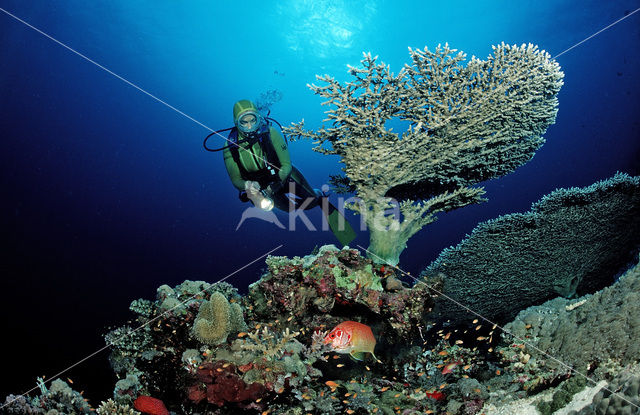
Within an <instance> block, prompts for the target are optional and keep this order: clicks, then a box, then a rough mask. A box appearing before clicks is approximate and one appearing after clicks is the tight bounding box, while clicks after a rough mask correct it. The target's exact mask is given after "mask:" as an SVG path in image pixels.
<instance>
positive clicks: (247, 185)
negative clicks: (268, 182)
mask: <svg viewBox="0 0 640 415" xmlns="http://www.w3.org/2000/svg"><path fill="white" fill-rule="evenodd" d="M244 190H245V192H247V195H248V196H249V197H250V198H251V197H252V196H254V195H257V194H258V193H260V183H258V182H254V181H251V180H247V181H246V182H244Z"/></svg>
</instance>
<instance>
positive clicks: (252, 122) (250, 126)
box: [236, 111, 263, 134]
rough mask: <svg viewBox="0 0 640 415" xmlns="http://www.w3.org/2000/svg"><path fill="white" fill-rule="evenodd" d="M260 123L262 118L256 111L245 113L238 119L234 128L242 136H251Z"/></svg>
mask: <svg viewBox="0 0 640 415" xmlns="http://www.w3.org/2000/svg"><path fill="white" fill-rule="evenodd" d="M262 122H263V119H262V116H261V115H260V114H259V113H258V112H257V111H247V112H245V113H244V114H242V115H240V117H238V120H237V121H236V127H238V130H239V131H240V132H241V133H243V134H251V133H254V132H256V131H258V129H259V128H260V126H261V125H262Z"/></svg>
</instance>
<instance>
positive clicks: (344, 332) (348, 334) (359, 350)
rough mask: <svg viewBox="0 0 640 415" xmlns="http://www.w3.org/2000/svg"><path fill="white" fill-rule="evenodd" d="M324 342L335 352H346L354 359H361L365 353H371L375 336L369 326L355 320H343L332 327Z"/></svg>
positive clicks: (374, 344)
mask: <svg viewBox="0 0 640 415" xmlns="http://www.w3.org/2000/svg"><path fill="white" fill-rule="evenodd" d="M324 343H325V344H331V347H332V348H333V350H334V351H335V352H337V353H348V354H349V355H351V357H353V358H354V359H356V360H362V358H363V357H364V354H365V353H371V355H372V356H373V357H374V358H375V359H377V358H376V356H375V354H373V349H374V348H375V346H376V338H375V337H373V332H372V331H371V327H369V326H367V325H366V324H362V323H358V322H357V321H343V322H342V323H340V324H338V325H337V326H336V327H334V329H333V330H331V331H330V332H329V334H327V336H326V337H325V338H324Z"/></svg>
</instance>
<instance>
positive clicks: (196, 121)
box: [0, 7, 280, 171]
mask: <svg viewBox="0 0 640 415" xmlns="http://www.w3.org/2000/svg"><path fill="white" fill-rule="evenodd" d="M0 11H2V12H4V13H5V14H7V15H8V16H11V17H13V18H14V19H16V20H17V21H19V22H20V23H22V24H24V25H25V26H27V27H29V28H31V29H33V30H35V31H36V32H38V33H40V34H41V35H43V36H45V37H46V38H48V39H51V40H52V41H54V42H55V43H57V44H58V45H60V46H62V47H63V48H65V49H67V50H69V51H71V52H73V53H75V54H76V55H78V56H80V57H81V58H82V59H84V60H86V61H87V62H90V63H92V64H94V65H95V66H97V67H98V68H100V69H102V70H103V71H105V72H107V73H108V74H110V75H113V76H115V77H116V78H118V79H119V80H121V81H122V82H124V83H126V84H127V85H130V86H132V87H134V88H135V89H137V90H138V91H140V92H142V93H143V94H145V95H147V96H149V97H151V98H153V99H154V100H156V101H158V102H159V103H161V104H162V105H164V106H166V107H167V108H170V109H172V110H174V111H175V112H177V113H178V114H180V115H182V116H183V117H186V118H188V119H189V120H191V121H193V122H194V123H196V124H198V125H200V126H202V127H204V128H205V129H207V130H209V131H211V132H214V133H216V135H217V136H218V137H221V138H222V139H224V140H225V141H227V142H228V143H230V144H235V143H233V142H232V141H231V140H229V139H228V138H227V137H225V136H223V135H222V134H220V133H218V132H216V131H215V130H213V129H212V128H210V127H208V126H207V125H205V124H204V123H202V122H200V121H198V120H196V119H195V118H193V117H192V116H190V115H189V114H187V113H185V112H183V111H181V110H179V109H178V108H176V107H174V106H173V105H171V104H169V103H167V102H166V101H163V100H162V99H160V98H158V97H157V96H155V95H153V94H152V93H150V92H148V91H146V90H144V89H143V88H141V87H139V86H138V85H136V84H134V83H133V82H131V81H129V80H127V79H126V78H124V77H122V76H120V75H118V74H117V73H115V72H113V71H112V70H110V69H109V68H106V67H105V66H103V65H101V64H99V63H98V62H96V61H94V60H93V59H91V58H89V57H87V56H86V55H83V54H82V53H80V52H78V51H77V50H75V49H73V48H72V47H71V46H68V45H66V44H65V43H63V42H61V41H59V40H58V39H56V38H54V37H53V36H51V35H49V34H47V33H45V32H43V31H42V30H40V29H38V28H37V27H35V26H33V25H32V24H29V23H27V22H25V21H24V20H22V19H21V18H19V17H18V16H15V15H14V14H11V13H10V12H8V11H7V10H5V9H3V8H2V7H0ZM238 148H239V149H240V150H241V151H249V150H247V149H245V148H244V147H242V146H238ZM265 163H266V164H268V165H270V166H271V167H273V168H274V169H276V170H278V171H280V168H279V167H277V166H275V165H273V164H271V163H270V162H269V161H267V160H265Z"/></svg>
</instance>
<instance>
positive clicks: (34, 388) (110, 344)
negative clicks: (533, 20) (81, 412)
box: [0, 245, 282, 409]
mask: <svg viewBox="0 0 640 415" xmlns="http://www.w3.org/2000/svg"><path fill="white" fill-rule="evenodd" d="M281 247H282V245H278V246H277V247H275V248H273V249H272V250H271V251H269V252H267V253H265V254H262V255H260V256H259V257H257V258H255V259H254V260H253V261H251V262H249V263H247V264H245V265H244V266H242V267H240V268H238V269H237V270H235V271H233V272H232V273H230V274H227V275H226V276H225V277H224V278H221V279H220V280H218V281H216V282H214V283H213V284H217V283H220V282H223V281H224V280H226V279H227V278H229V277H231V276H233V275H235V274H237V273H238V272H240V271H242V270H243V269H245V268H247V267H248V266H250V265H252V264H254V263H256V262H257V261H259V260H260V259H262V258H264V257H265V256H267V255H270V254H271V253H272V252H274V251H275V250H277V249H280V248H281ZM205 291H206V290H201V291H200V292H197V293H195V294H193V295H192V296H191V297H189V298H187V299H186V300H184V301H182V302H181V303H179V304H177V305H175V306H174V307H172V308H170V309H169V310H166V311H165V312H164V313H162V314H159V315H157V316H156V317H154V318H152V319H151V320H149V321H147V322H146V323H144V324H142V325H140V326H138V327H137V328H135V329H133V330H131V331H128V332H127V333H126V334H124V335H122V336H120V337H118V338H117V339H116V340H113V341H111V343H109V344H107V345H106V346H104V347H103V348H101V349H99V350H96V351H95V352H93V353H91V354H90V355H88V356H87V357H85V358H83V359H81V360H79V361H77V362H76V363H74V364H72V365H70V366H68V367H67V368H65V369H63V370H61V371H60V372H58V373H56V374H55V375H53V376H51V378H49V379H48V380H47V381H46V382H45V381H43V382H42V384H45V383H48V382H51V381H53V380H54V379H57V378H59V377H60V376H61V375H62V374H64V373H66V372H68V371H69V370H71V369H73V368H74V367H76V366H78V365H80V364H81V363H83V362H85V361H87V360H89V359H91V358H92V357H93V356H95V355H97V354H99V353H101V352H103V351H105V350H106V349H108V348H109V347H111V346H112V345H114V344H116V343H117V342H119V341H120V340H122V339H123V338H125V337H127V336H130V335H131V334H133V333H135V332H137V331H138V330H141V329H142V328H144V327H146V326H148V325H149V324H151V323H153V322H154V321H156V320H158V319H159V318H160V317H162V316H164V315H165V314H167V313H169V312H171V311H173V310H175V309H176V308H178V307H181V306H183V305H184V304H185V303H187V302H188V301H191V300H193V299H194V298H196V297H197V296H198V295H200V294H202V293H204V292H205ZM38 388H39V386H35V387H33V388H31V389H29V390H28V391H26V392H23V393H22V394H20V395H18V396H16V397H14V399H13V400H12V401H9V402H6V403H5V404H4V405H2V406H0V409H2V408H4V407H5V406H7V405H10V404H12V403H13V402H15V401H16V400H17V399H18V398H20V397H22V396H25V395H27V394H29V393H31V392H33V391H34V390H36V389H38Z"/></svg>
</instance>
